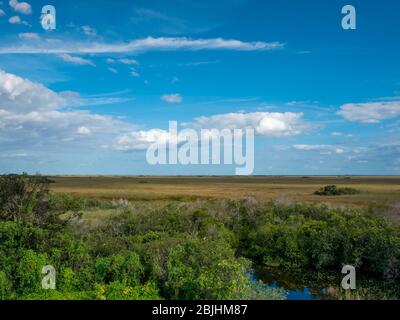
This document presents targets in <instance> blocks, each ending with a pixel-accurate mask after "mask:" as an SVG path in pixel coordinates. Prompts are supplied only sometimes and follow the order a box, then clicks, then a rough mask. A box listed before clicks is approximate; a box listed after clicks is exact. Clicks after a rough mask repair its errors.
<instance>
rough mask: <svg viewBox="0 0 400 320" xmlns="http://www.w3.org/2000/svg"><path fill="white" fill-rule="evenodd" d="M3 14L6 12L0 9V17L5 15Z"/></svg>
mask: <svg viewBox="0 0 400 320" xmlns="http://www.w3.org/2000/svg"><path fill="white" fill-rule="evenodd" d="M5 15H6V13H5V12H4V10H3V9H0V17H2V16H5Z"/></svg>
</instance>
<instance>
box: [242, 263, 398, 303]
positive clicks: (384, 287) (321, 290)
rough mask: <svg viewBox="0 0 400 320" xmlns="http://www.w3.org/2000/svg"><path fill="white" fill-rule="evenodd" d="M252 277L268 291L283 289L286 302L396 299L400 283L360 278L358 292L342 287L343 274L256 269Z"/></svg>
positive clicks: (250, 275)
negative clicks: (295, 272) (270, 289)
mask: <svg viewBox="0 0 400 320" xmlns="http://www.w3.org/2000/svg"><path fill="white" fill-rule="evenodd" d="M249 277H250V279H251V280H252V281H254V282H257V283H258V282H260V281H261V282H262V283H263V284H264V285H265V286H266V287H267V288H273V289H283V290H284V291H285V292H286V300H338V299H340V300H371V299H373V300H375V299H377V300H397V299H399V298H400V285H399V283H391V282H383V281H378V280H376V279H374V280H372V279H370V278H365V277H359V278H358V279H357V290H347V291H346V290H343V289H342V288H341V279H342V275H341V274H340V273H339V274H332V273H317V272H309V273H307V274H306V275H301V274H294V273H287V272H282V271H280V270H279V269H277V268H267V267H260V266H259V267H256V268H255V269H254V270H253V272H252V273H251V274H249Z"/></svg>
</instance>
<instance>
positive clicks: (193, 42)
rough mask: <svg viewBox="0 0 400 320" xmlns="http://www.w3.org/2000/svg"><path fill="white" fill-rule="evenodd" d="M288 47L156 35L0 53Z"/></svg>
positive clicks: (43, 45) (19, 47)
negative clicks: (135, 38) (110, 41)
mask: <svg viewBox="0 0 400 320" xmlns="http://www.w3.org/2000/svg"><path fill="white" fill-rule="evenodd" d="M283 47H284V44H283V43H280V42H263V41H258V42H244V41H240V40H227V39H223V38H216V39H191V38H165V37H161V38H153V37H147V38H144V39H137V40H133V41H130V42H125V43H99V42H93V41H91V42H79V43H77V42H68V41H64V42H63V43H62V44H58V45H57V46H55V45H51V44H50V43H48V42H45V41H43V42H42V43H40V44H36V45H35V46H32V45H31V46H27V45H25V44H23V45H11V46H10V45H7V46H1V47H0V54H13V53H18V54H61V53H66V54H106V53H141V52H147V51H177V50H183V51H199V50H235V51H266V50H277V49H282V48H283Z"/></svg>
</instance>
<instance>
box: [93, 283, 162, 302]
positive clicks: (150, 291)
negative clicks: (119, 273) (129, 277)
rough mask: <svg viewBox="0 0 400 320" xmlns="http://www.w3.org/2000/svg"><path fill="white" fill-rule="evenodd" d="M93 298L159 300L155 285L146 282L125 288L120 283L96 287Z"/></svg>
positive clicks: (124, 285)
mask: <svg viewBox="0 0 400 320" xmlns="http://www.w3.org/2000/svg"><path fill="white" fill-rule="evenodd" d="M95 297H96V299H97V300H160V299H161V297H160V295H159V293H158V288H157V285H156V284H155V283H154V282H148V283H145V284H144V285H141V286H134V287H131V286H126V284H124V283H121V282H118V281H116V282H112V283H110V284H109V285H96V286H95Z"/></svg>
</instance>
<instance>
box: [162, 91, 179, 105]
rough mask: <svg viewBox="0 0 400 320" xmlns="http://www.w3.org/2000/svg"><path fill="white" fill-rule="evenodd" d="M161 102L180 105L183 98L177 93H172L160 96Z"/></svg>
mask: <svg viewBox="0 0 400 320" xmlns="http://www.w3.org/2000/svg"><path fill="white" fill-rule="evenodd" d="M161 100H163V101H165V102H167V103H171V104H175V103H181V102H182V101H183V98H182V96H181V95H180V94H179V93H172V94H164V95H162V96H161Z"/></svg>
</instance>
